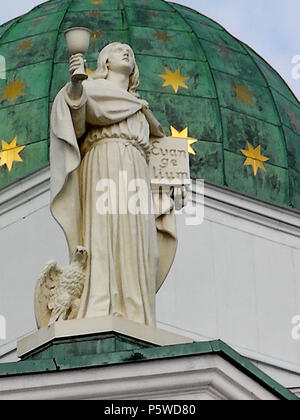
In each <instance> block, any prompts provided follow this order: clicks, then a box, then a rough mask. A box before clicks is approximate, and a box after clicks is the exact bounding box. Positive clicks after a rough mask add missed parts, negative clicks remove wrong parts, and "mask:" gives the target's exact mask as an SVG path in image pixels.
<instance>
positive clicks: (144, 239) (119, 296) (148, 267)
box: [50, 79, 177, 325]
mask: <svg viewBox="0 0 300 420" xmlns="http://www.w3.org/2000/svg"><path fill="white" fill-rule="evenodd" d="M68 88H69V86H68V85H67V86H65V87H64V88H63V89H62V90H61V91H60V92H59V93H58V95H57V97H56V99H55V101H54V104H53V109H52V114H51V144H50V165H51V211H52V214H53V216H54V217H55V219H56V220H57V221H58V223H59V224H60V225H61V227H62V228H63V230H64V232H65V235H66V238H67V241H68V244H69V250H70V253H72V251H73V250H74V248H75V247H76V246H77V245H83V246H85V247H86V248H87V250H88V253H89V261H88V265H87V273H86V274H87V281H86V284H85V286H84V291H83V295H82V298H81V306H80V310H79V314H78V318H83V317H96V316H107V315H113V316H121V317H124V318H127V319H130V320H132V321H136V322H140V323H143V324H146V325H155V293H156V292H157V290H158V289H159V287H160V286H161V284H162V283H163V281H164V279H165V277H166V275H167V273H168V271H169V268H170V266H171V264H172V261H173V258H174V254H175V250H176V244H177V240H176V233H175V221H174V213H173V209H172V200H169V199H166V197H165V196H164V197H161V196H158V195H156V196H155V197H154V200H152V194H151V187H150V180H149V177H148V166H147V156H148V152H149V149H150V145H149V136H150V134H151V135H152V136H158V137H161V136H163V133H162V130H161V128H160V125H159V123H158V121H157V120H156V119H155V118H154V116H153V115H152V113H151V112H150V111H147V112H145V113H144V112H142V104H141V101H140V100H139V99H138V98H136V97H135V96H133V95H131V94H130V93H129V92H126V91H124V90H123V89H120V88H118V87H117V86H115V85H113V84H112V83H110V82H108V81H106V80H103V79H98V80H87V81H86V82H84V83H83V94H82V96H81V98H80V99H79V100H77V101H72V100H71V99H70V98H69V96H68V93H67V91H68ZM79 138H83V141H82V143H81V145H80V146H79V144H78V139H79ZM120 174H121V175H120ZM136 180H138V181H136ZM101 194H102V195H101ZM103 197H106V200H105V205H106V210H107V211H106V212H105V211H102V210H103V205H104V201H103V200H102V199H103ZM139 199H140V200H139ZM99 200H100V201H99ZM101 200H102V201H101ZM141 202H142V203H141ZM101 203H102V206H101ZM130 203H131V208H128V207H129V204H130ZM136 205H138V206H139V208H140V211H138V210H136V207H137V206H136ZM104 207H105V206H104ZM134 209H135V210H136V211H132V210H134ZM145 209H147V211H145ZM124 210H125V211H124ZM152 210H154V214H153V211H152Z"/></svg>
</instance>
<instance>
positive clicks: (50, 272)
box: [34, 261, 63, 328]
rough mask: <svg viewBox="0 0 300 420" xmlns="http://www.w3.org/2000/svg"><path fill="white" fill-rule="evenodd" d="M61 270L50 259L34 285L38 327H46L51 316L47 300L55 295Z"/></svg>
mask: <svg viewBox="0 0 300 420" xmlns="http://www.w3.org/2000/svg"><path fill="white" fill-rule="evenodd" d="M62 274H63V271H62V270H61V269H60V268H58V267H57V264H56V262H55V261H50V262H49V263H48V264H47V265H46V267H45V268H44V270H43V271H42V273H41V275H40V277H39V279H38V281H37V284H36V287H35V308H34V309H35V318H36V322H37V325H38V327H39V328H43V327H46V326H47V325H48V323H49V320H50V317H51V310H50V309H49V302H50V301H51V300H52V299H53V298H54V297H55V294H56V289H57V288H58V286H59V283H60V279H61V276H62Z"/></svg>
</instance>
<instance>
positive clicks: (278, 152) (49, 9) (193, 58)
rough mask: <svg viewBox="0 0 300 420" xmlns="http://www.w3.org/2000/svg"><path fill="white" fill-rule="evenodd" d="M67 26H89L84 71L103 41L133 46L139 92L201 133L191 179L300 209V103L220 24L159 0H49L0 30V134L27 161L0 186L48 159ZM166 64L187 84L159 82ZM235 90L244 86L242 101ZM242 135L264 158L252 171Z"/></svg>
mask: <svg viewBox="0 0 300 420" xmlns="http://www.w3.org/2000/svg"><path fill="white" fill-rule="evenodd" d="M99 12H100V13H99ZM72 26H87V27H89V28H91V29H92V30H93V31H95V32H94V36H93V40H92V42H91V45H90V49H89V52H88V55H87V57H86V58H87V62H88V67H89V68H90V69H95V67H96V59H97V55H98V51H99V49H101V48H102V47H103V46H104V45H106V44H107V43H109V42H113V41H121V42H126V43H129V44H130V45H131V46H132V47H133V49H134V51H135V53H136V58H137V62H138V65H139V67H140V73H141V84H140V89H139V92H140V94H141V96H142V97H143V98H144V99H146V100H148V101H149V102H150V105H151V108H152V109H153V111H154V112H155V114H156V116H157V118H158V119H159V120H160V121H161V123H162V125H163V127H164V129H165V131H166V132H167V133H169V128H170V126H171V125H172V126H174V127H175V128H176V129H177V130H178V131H182V130H183V129H184V128H186V127H188V129H189V131H188V135H189V136H190V137H194V138H197V139H198V142H197V143H194V144H193V146H192V147H193V149H194V151H195V152H196V154H195V155H191V173H192V176H193V177H194V178H204V179H206V180H208V181H211V182H213V183H215V184H219V185H226V186H228V187H230V188H232V189H235V190H237V191H240V192H243V193H247V194H249V195H252V196H256V197H259V198H261V199H265V200H269V201H273V202H275V203H277V204H279V205H286V206H292V207H294V208H296V209H298V210H300V151H299V145H300V104H299V102H298V101H297V99H296V98H295V96H294V95H293V94H292V92H291V91H290V90H289V88H288V86H287V85H286V84H285V83H284V81H283V80H282V79H281V77H280V76H279V75H278V73H276V71H274V70H273V69H272V68H271V67H270V66H269V65H268V64H267V63H266V62H265V61H264V60H263V59H262V58H260V57H259V56H258V55H257V54H256V53H255V52H254V51H253V50H251V49H250V48H249V47H247V46H246V45H245V44H243V43H242V42H240V41H238V40H237V39H235V38H234V37H233V36H231V35H230V34H228V33H227V32H226V31H225V30H224V29H223V28H222V27H221V26H220V25H218V24H217V23H215V22H213V21H212V20H211V19H209V18H207V17H205V16H203V15H201V14H199V13H197V12H195V11H193V10H191V9H189V8H186V7H184V6H180V5H176V4H173V3H167V2H165V1H163V0H51V1H49V2H47V3H44V4H42V5H40V6H38V7H36V8H35V9H33V10H32V11H31V12H29V13H27V14H26V15H24V16H22V17H20V18H17V19H14V20H13V21H11V22H8V23H7V24H5V25H3V26H1V27H0V54H1V55H2V56H4V57H5V58H6V64H7V80H2V79H0V140H2V139H3V140H5V141H6V142H8V143H10V142H11V140H13V139H14V138H15V137H16V136H17V145H18V146H19V145H26V147H25V148H24V149H23V150H22V151H21V152H20V156H21V157H22V159H23V162H15V163H14V164H13V167H12V170H11V171H10V172H9V171H8V169H7V167H6V165H2V166H1V167H0V188H1V187H4V186H5V185H7V184H8V183H9V182H11V181H13V180H15V179H17V178H20V177H23V176H25V175H27V174H29V173H30V172H32V171H34V170H36V169H38V168H40V167H41V166H43V165H45V164H47V162H48V131H49V111H48V110H49V106H48V105H49V104H50V106H51V103H52V101H53V98H54V97H55V95H56V93H57V92H58V90H59V89H60V88H61V87H62V86H63V85H64V84H65V83H66V82H67V81H68V79H69V75H68V65H67V62H68V58H69V55H68V51H67V49H66V45H65V40H64V35H63V31H64V30H65V29H66V28H69V27H72ZM99 31H100V32H99ZM166 68H167V69H169V70H171V71H172V72H175V71H177V70H180V74H181V75H182V76H185V77H188V79H187V80H185V84H186V85H187V87H188V89H186V88H184V87H179V90H178V92H177V93H175V91H174V89H173V88H172V86H166V87H163V84H164V80H163V79H162V78H161V77H160V76H159V75H162V74H165V72H166ZM9 81H13V82H17V81H20V82H21V83H23V84H25V87H24V88H23V89H21V93H23V95H18V96H16V97H15V98H13V100H12V101H11V100H10V99H9V98H7V99H4V97H5V96H6V95H5V94H4V93H5V90H4V91H3V89H5V88H6V87H7V86H8V83H9ZM21 88H22V85H21ZM236 88H238V89H240V90H244V91H246V97H245V96H244V99H239V94H238V93H237V91H236ZM247 98H248V100H247ZM3 99H4V100H3ZM11 99H12V98H11ZM247 141H249V142H250V143H251V144H252V145H253V146H254V147H256V146H259V145H260V146H261V154H262V155H264V156H266V157H268V158H269V160H268V161H267V162H265V163H264V166H265V168H266V172H263V171H262V170H261V169H259V170H258V172H257V176H254V173H253V169H252V167H251V166H244V165H243V164H244V162H245V156H243V154H242V153H241V149H247ZM0 163H1V162H0Z"/></svg>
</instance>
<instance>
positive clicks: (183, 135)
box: [170, 125, 198, 155]
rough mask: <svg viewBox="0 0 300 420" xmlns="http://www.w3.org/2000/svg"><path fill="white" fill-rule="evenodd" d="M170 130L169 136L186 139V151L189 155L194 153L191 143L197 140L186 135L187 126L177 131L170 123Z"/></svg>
mask: <svg viewBox="0 0 300 420" xmlns="http://www.w3.org/2000/svg"><path fill="white" fill-rule="evenodd" d="M170 130H171V137H176V138H179V139H186V140H187V141H188V152H189V153H190V154H191V155H195V154H196V152H195V150H193V148H192V144H194V143H196V142H197V141H198V140H197V139H194V138H193V137H189V136H188V127H186V128H185V129H183V130H182V131H177V130H176V128H175V127H173V126H172V125H171V126H170Z"/></svg>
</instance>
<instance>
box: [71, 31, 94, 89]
mask: <svg viewBox="0 0 300 420" xmlns="http://www.w3.org/2000/svg"><path fill="white" fill-rule="evenodd" d="M91 33H92V31H91V30H90V29H87V28H81V27H76V28H70V29H67V30H66V31H65V38H66V42H67V46H68V49H69V52H70V55H71V57H70V75H71V80H72V83H74V84H76V83H78V82H80V81H83V80H86V79H87V78H88V75H87V74H86V71H85V62H84V55H85V54H86V53H87V51H88V49H89V45H90V39H91Z"/></svg>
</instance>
